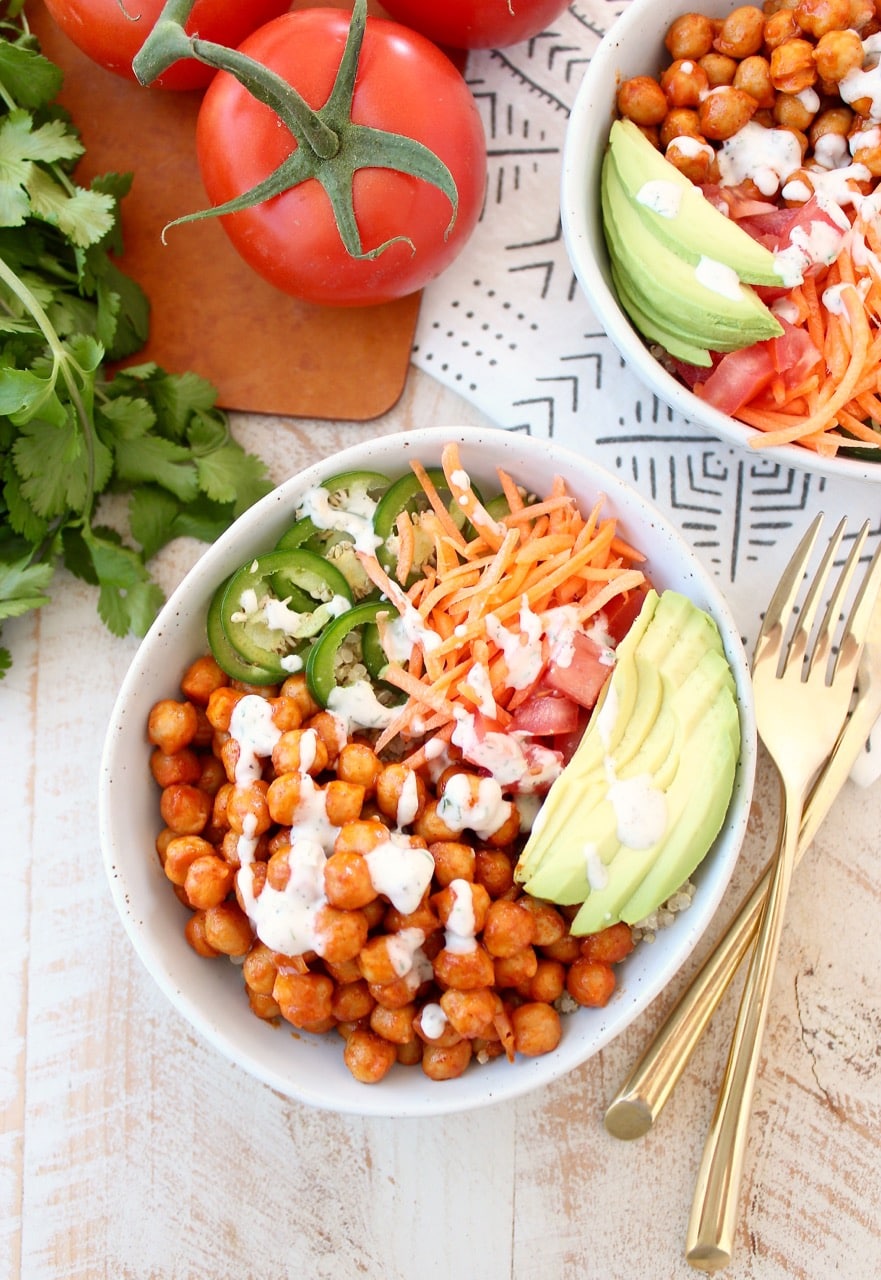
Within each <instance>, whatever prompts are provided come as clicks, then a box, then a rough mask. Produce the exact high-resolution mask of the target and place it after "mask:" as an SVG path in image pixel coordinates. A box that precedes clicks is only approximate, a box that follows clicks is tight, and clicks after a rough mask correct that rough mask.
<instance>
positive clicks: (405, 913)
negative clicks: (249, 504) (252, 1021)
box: [147, 657, 632, 1084]
mask: <svg viewBox="0 0 881 1280" xmlns="http://www.w3.org/2000/svg"><path fill="white" fill-rule="evenodd" d="M181 694H182V696H181V698H180V699H171V698H166V699H163V700H161V701H160V702H158V703H157V704H156V705H155V706H154V707H153V709H152V710H151V712H150V716H149V721H148V726H147V736H148V738H149V741H150V744H151V746H152V751H153V754H152V756H151V761H150V768H151V771H152V774H153V777H154V780H155V781H156V783H157V786H158V788H159V791H160V794H159V804H158V810H159V819H160V823H161V826H162V830H161V832H160V834H159V836H158V837H157V841H156V849H157V853H158V856H159V858H160V862H161V864H162V866H163V869H164V871H165V875H166V877H167V878H168V881H169V889H170V891H171V892H173V893H174V895H175V896H176V897H177V898H178V899H179V901H180V902H182V903H183V904H184V906H185V907H186V908H187V915H186V920H185V923H184V926H183V931H184V934H185V937H186V938H187V941H188V942H189V944H190V946H191V947H192V948H193V949H194V951H196V952H197V954H198V955H200V956H202V957H204V958H205V959H212V960H217V959H219V958H222V957H227V958H228V959H231V960H233V961H234V962H235V963H236V965H237V967H238V969H239V971H240V972H241V975H242V979H243V984H244V989H245V992H244V993H245V995H246V997H247V1000H248V1002H249V1005H250V1008H251V1009H252V1011H253V1013H254V1014H255V1016H257V1017H258V1018H261V1019H263V1020H264V1021H278V1020H282V1021H286V1022H287V1023H289V1024H290V1025H291V1026H292V1027H295V1028H297V1029H298V1031H306V1032H312V1033H315V1034H325V1033H327V1032H330V1031H334V1030H335V1031H336V1032H337V1033H338V1034H339V1035H340V1037H341V1038H342V1040H343V1042H344V1043H343V1047H342V1055H343V1059H344V1061H345V1063H346V1065H347V1067H348V1068H349V1070H350V1071H351V1073H352V1075H353V1076H354V1077H355V1078H356V1079H357V1080H359V1081H362V1082H364V1083H367V1084H373V1083H377V1082H378V1081H380V1080H382V1079H383V1077H384V1076H386V1075H387V1074H388V1072H389V1071H390V1070H391V1069H392V1067H393V1066H395V1064H401V1065H403V1066H408V1067H412V1066H419V1067H421V1069H422V1071H423V1072H424V1073H425V1075H426V1076H427V1077H428V1078H429V1079H432V1080H438V1081H442V1080H448V1079H452V1078H455V1077H456V1076H459V1075H461V1074H462V1073H463V1072H464V1071H465V1070H466V1069H467V1068H468V1067H469V1064H471V1063H473V1062H478V1063H487V1062H489V1061H491V1060H493V1059H494V1058H496V1057H500V1056H505V1057H507V1058H509V1059H513V1058H514V1057H515V1056H516V1055H517V1054H522V1055H524V1056H530V1057H531V1056H535V1055H539V1054H544V1053H548V1052H550V1051H552V1050H553V1049H554V1048H555V1047H556V1046H557V1044H558V1043H559V1041H560V1037H561V1035H562V1033H563V1021H562V1020H561V1014H560V1010H561V1007H563V1005H564V1004H565V1002H566V1001H568V1005H565V1007H566V1008H567V1009H571V1008H575V1007H577V1006H578V1005H591V1004H593V1005H597V1004H600V1003H605V1001H607V1000H608V999H609V998H610V996H611V994H612V991H613V990H614V987H615V973H614V965H615V964H617V963H618V962H619V961H620V960H623V959H624V957H625V956H626V955H627V954H628V953H629V951H630V949H631V948H632V941H631V936H630V929H629V927H628V926H624V925H619V926H615V927H614V928H611V929H608V930H605V931H604V932H603V933H600V934H597V935H594V936H593V937H592V938H591V939H590V940H589V941H585V940H582V939H579V938H575V937H573V936H572V935H571V934H570V933H569V928H568V924H567V918H566V915H565V914H564V913H563V912H562V911H561V910H559V909H558V908H556V907H554V906H552V905H551V904H550V903H545V902H540V901H537V900H534V899H532V898H530V897H528V896H527V895H525V894H524V893H523V892H522V891H521V889H520V887H519V886H518V885H517V884H515V882H514V865H515V863H516V860H517V857H518V854H519V852H520V849H521V847H522V840H523V837H522V836H521V834H520V824H519V815H518V813H517V810H516V807H515V806H514V805H513V804H512V803H511V802H510V801H508V800H504V801H502V800H501V799H500V800H499V803H498V805H497V819H496V822H495V824H494V825H493V824H491V829H486V830H482V831H481V833H480V835H479V836H478V835H476V834H475V833H474V832H473V831H471V830H469V829H468V828H462V827H461V825H460V822H458V821H457V820H456V815H457V813H460V812H465V811H467V809H468V806H469V804H473V802H474V801H475V799H476V797H477V795H478V792H479V789H480V779H479V778H478V777H477V776H476V775H475V774H474V773H473V772H470V771H468V770H467V769H466V767H465V766H464V765H463V763H462V762H461V761H460V760H458V759H457V758H456V753H455V750H451V753H450V757H449V760H448V761H447V762H446V768H445V769H444V770H443V771H438V770H435V771H434V772H432V770H431V769H429V767H428V766H425V767H424V768H423V769H421V770H419V771H418V772H417V773H416V774H415V776H408V775H411V774H413V770H411V769H410V767H409V766H408V765H406V764H404V763H401V762H400V761H386V760H383V759H381V758H380V757H379V756H377V755H376V753H375V752H374V751H373V748H372V746H371V745H370V743H369V742H368V741H366V740H364V739H363V738H357V737H356V738H352V739H350V740H348V741H346V738H345V734H344V733H343V734H342V736H341V735H340V729H339V725H338V724H336V723H334V718H333V717H332V716H331V715H330V714H329V713H328V712H326V711H321V710H320V709H319V708H318V707H316V706H315V704H314V703H313V702H312V701H311V699H310V697H309V695H308V692H307V691H306V689H305V687H304V685H303V683H302V680H301V679H297V678H296V677H292V678H291V679H290V680H289V681H286V682H285V683H284V684H283V685H281V686H280V687H271V688H268V689H264V690H259V689H247V688H245V687H244V686H241V685H238V684H236V682H235V681H231V680H230V679H228V678H227V677H226V676H224V674H223V672H221V671H220V669H219V668H218V667H217V666H216V664H215V663H214V662H213V660H212V659H210V658H206V657H203V658H200V659H198V660H197V661H196V662H195V663H193V664H192V665H191V667H190V668H189V669H188V670H187V671H186V673H185V674H184V676H183V679H182V681H181ZM245 713H247V715H249V716H255V715H257V716H260V717H262V723H263V724H264V726H266V727H270V726H271V729H270V732H271V740H272V742H273V744H274V745H273V746H272V747H271V749H270V750H269V752H268V754H267V755H265V756H262V757H260V756H257V755H256V753H255V752H252V753H251V754H250V755H249V747H248V744H247V742H246V741H245V740H244V739H243V738H242V737H240V736H237V729H238V721H237V717H239V716H242V715H244V714H245ZM200 725H201V726H203V728H202V729H201V730H200ZM205 725H207V726H208V731H207V732H205V731H204V726H205ZM402 798H403V799H406V804H404V803H403V799H402ZM405 811H406V821H405V822H404V825H403V826H400V825H399V823H400V822H401V814H402V813H404V812H405ZM310 824H311V826H310ZM309 831H311V832H312V834H313V835H315V836H316V838H315V839H309V838H304V832H306V833H307V836H308V833H309ZM319 835H320V836H321V837H322V840H323V841H324V842H325V843H324V847H322V845H321V844H320V843H319V841H318V838H317V837H318V836H319ZM328 840H329V841H330V843H329V845H328V844H327V841H328ZM401 859H403V860H404V862H403V864H402V863H401ZM402 865H403V866H404V867H405V870H404V873H403V874H402V872H401V866H402ZM293 876H296V878H297V881H296V882H297V886H298V890H297V891H298V893H300V894H301V896H302V895H306V896H308V894H309V893H312V894H313V899H314V910H313V914H312V926H311V932H310V936H309V945H308V946H304V945H301V944H302V939H300V941H299V943H298V942H297V939H296V938H294V937H293V936H292V935H291V933H290V930H288V933H287V934H286V935H285V934H284V931H283V930H282V931H281V932H279V930H278V929H277V928H276V930H275V932H273V928H272V927H270V925H268V924H267V923H266V922H267V921H271V920H272V918H273V916H272V910H271V908H272V907H273V906H274V905H277V904H278V903H279V902H281V901H283V900H284V895H285V894H286V892H287V891H288V886H289V884H290V882H291V878H292V877H293ZM264 895H265V896H264ZM170 896H171V895H170ZM261 903H264V904H265V905H266V906H267V908H268V909H267V910H266V911H265V912H264V911H263V907H262V906H261Z"/></svg>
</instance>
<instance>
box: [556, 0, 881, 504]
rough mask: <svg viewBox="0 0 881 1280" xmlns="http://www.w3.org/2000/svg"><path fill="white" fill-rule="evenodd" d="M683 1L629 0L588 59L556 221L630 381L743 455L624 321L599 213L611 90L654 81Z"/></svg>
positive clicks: (835, 471) (842, 463)
mask: <svg viewBox="0 0 881 1280" xmlns="http://www.w3.org/2000/svg"><path fill="white" fill-rule="evenodd" d="M737 3H738V0H707V3H706V4H701V5H698V6H696V8H697V9H698V10H699V11H700V12H701V13H705V14H707V15H708V16H710V17H724V15H725V14H727V13H729V12H730V11H731V10H732V9H734V8H736V7H737ZM688 12H691V10H690V9H689V5H688V3H687V2H686V0H630V3H629V4H628V6H627V8H626V9H625V10H624V12H623V13H622V14H621V16H620V17H619V18H618V19H617V20H616V21H615V23H614V24H613V26H612V27H611V29H610V30H609V32H608V33H607V35H606V36H605V38H604V39H603V40H602V42H601V44H600V46H599V48H598V49H597V51H596V53H595V54H594V55H593V57H592V58H591V60H590V64H589V65H588V68H587V71H586V72H585V75H584V79H583V80H582V82H581V85H580V87H579V90H578V93H577V95H576V98H575V105H574V106H573V109H572V114H571V116H570V118H569V123H568V126H567V130H566V138H565V143H564V148H563V175H562V187H561V197H560V204H561V215H562V224H563V236H564V239H565V241H566V247H567V249H568V252H569V258H570V261H571V263H572V267H573V270H574V271H575V275H576V277H577V279H578V281H579V284H580V285H581V287H582V289H583V290H584V292H585V294H586V295H587V298H588V300H589V302H590V304H591V306H592V307H593V310H594V312H595V313H596V316H597V319H598V320H599V321H600V323H601V324H602V326H603V328H604V329H605V330H606V333H607V334H608V335H609V338H610V339H611V340H612V342H613V343H614V344H615V346H616V347H617V348H618V350H619V352H620V353H621V355H622V357H623V358H624V360H625V361H626V362H627V364H628V365H629V366H630V367H631V368H632V369H633V371H634V372H635V373H636V374H637V376H638V377H639V378H640V379H641V380H642V381H643V382H644V383H645V384H646V386H648V387H650V388H651V390H652V391H654V392H655V393H656V395H658V396H659V397H660V399H661V400H663V401H664V402H665V403H666V404H668V405H670V406H671V407H672V408H673V409H676V410H677V411H678V412H679V413H681V414H683V415H684V416H685V417H686V418H687V419H688V420H689V421H690V422H692V423H695V424H696V425H697V426H700V427H703V428H705V429H706V430H707V431H709V432H710V433H711V434H712V435H714V436H716V437H717V438H718V439H720V440H725V441H728V442H729V443H731V444H735V445H738V446H740V447H741V448H745V449H750V444H749V441H750V440H751V439H753V438H754V437H755V435H756V432H755V430H754V429H753V428H750V427H747V426H746V425H745V424H744V423H742V422H738V421H737V420H736V419H735V418H732V417H730V416H729V415H728V414H726V413H722V412H720V411H719V410H718V409H715V408H713V406H712V405H708V404H707V403H706V401H704V400H701V399H700V398H699V397H698V396H696V395H695V394H694V393H693V392H691V391H689V390H688V388H687V387H686V386H684V385H683V384H682V383H681V382H679V381H677V379H676V378H674V377H673V376H672V375H671V374H669V373H668V372H667V370H666V369H665V368H664V367H663V365H662V364H660V363H659V362H658V361H657V360H656V359H655V358H654V356H653V355H652V354H651V352H650V351H649V349H648V347H647V346H646V344H645V341H644V339H643V338H642V337H641V335H640V334H639V333H638V332H637V330H636V329H634V327H633V325H632V324H631V323H630V319H629V317H628V316H627V313H626V312H625V311H624V310H623V309H622V307H621V305H620V303H619V302H618V298H617V296H616V294H615V290H614V287H613V285H612V279H611V275H610V272H609V258H608V253H607V251H606V243H605V239H604V237H603V224H602V216H601V213H600V169H601V165H602V159H603V154H604V152H605V149H606V144H607V142H608V140H609V129H610V128H611V125H612V121H613V120H614V118H615V97H616V93H617V90H618V85H619V84H620V83H621V81H622V80H627V79H629V78H630V77H631V76H636V75H652V76H657V75H658V73H659V72H660V70H661V69H662V68H663V67H664V66H667V65H668V64H669V62H670V55H669V53H668V52H667V50H666V49H665V47H664V36H665V34H666V32H667V29H668V27H669V26H670V23H671V22H672V21H673V19H674V18H677V17H679V15H680V14H683V13H688ZM756 457H757V458H764V459H766V460H773V461H775V462H779V463H781V464H782V465H784V466H787V467H801V468H804V469H806V470H808V471H814V472H820V473H823V474H825V475H830V476H840V477H842V478H850V479H859V480H875V481H879V480H881V465H879V464H878V463H872V462H867V461H863V460H861V459H860V458H854V457H850V458H844V457H838V458H823V457H820V456H819V455H818V454H816V453H814V452H813V451H812V450H810V449H804V448H802V447H801V446H800V445H792V444H790V445H781V446H777V447H774V448H772V447H765V448H762V449H761V450H757V451H756Z"/></svg>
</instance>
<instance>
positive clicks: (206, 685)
mask: <svg viewBox="0 0 881 1280" xmlns="http://www.w3.org/2000/svg"><path fill="white" fill-rule="evenodd" d="M225 684H229V676H228V675H227V674H226V672H225V671H223V670H222V669H221V668H220V667H219V666H218V665H217V663H216V662H215V660H214V659H213V658H212V657H211V656H210V654H203V655H202V657H200V658H197V659H196V661H195V662H191V663H190V665H189V666H188V667H187V669H186V671H185V672H184V676H183V679H182V680H181V682H180V687H181V693H183V695H184V697H185V698H187V699H188V701H190V702H195V703H196V704H197V705H198V706H200V707H207V705H208V699H209V698H210V697H211V695H212V693H213V692H214V690H215V689H219V688H220V687H221V686H222V685H225Z"/></svg>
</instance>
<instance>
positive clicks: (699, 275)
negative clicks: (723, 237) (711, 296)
mask: <svg viewBox="0 0 881 1280" xmlns="http://www.w3.org/2000/svg"><path fill="white" fill-rule="evenodd" d="M694 276H695V279H696V280H697V281H698V283H699V284H702V285H703V286H704V288H705V289H709V290H711V292H713V293H718V294H719V296H720V297H722V298H731V299H732V301H734V302H738V301H739V300H740V299H741V298H742V297H743V287H742V285H741V283H740V277H739V276H738V274H737V272H736V271H735V270H734V269H733V268H732V267H727V266H726V265H725V264H724V263H723V262H716V260H715V259H714V258H708V257H707V256H706V255H705V254H701V256H700V258H699V259H698V263H697V266H696V267H695V269H694Z"/></svg>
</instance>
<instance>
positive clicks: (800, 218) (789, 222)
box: [738, 196, 843, 250]
mask: <svg viewBox="0 0 881 1280" xmlns="http://www.w3.org/2000/svg"><path fill="white" fill-rule="evenodd" d="M814 222H826V223H828V224H829V226H830V227H835V229H836V230H837V231H838V232H839V233H842V232H843V229H842V228H841V227H840V226H839V225H838V223H837V222H836V221H835V219H834V218H833V217H832V215H831V214H829V213H827V211H826V210H825V208H823V207H822V206H821V205H820V202H819V201H818V200H817V197H816V196H811V198H810V200H806V201H805V203H804V204H801V205H794V206H793V207H792V208H789V209H774V211H773V212H769V213H758V214H750V215H749V216H745V217H741V218H738V223H739V225H740V226H741V227H743V229H744V231H748V232H749V234H750V235H751V236H752V237H753V238H754V239H755V240H759V241H761V243H762V244H766V245H767V246H768V248H769V249H775V250H776V249H783V248H785V247H786V245H788V244H789V243H790V241H791V239H792V233H793V231H794V230H795V229H796V227H804V228H805V229H806V230H808V231H809V230H810V228H811V225H812V223H814Z"/></svg>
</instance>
